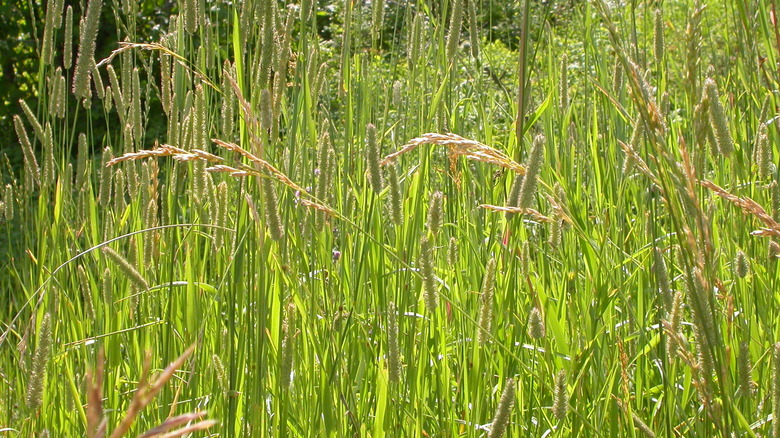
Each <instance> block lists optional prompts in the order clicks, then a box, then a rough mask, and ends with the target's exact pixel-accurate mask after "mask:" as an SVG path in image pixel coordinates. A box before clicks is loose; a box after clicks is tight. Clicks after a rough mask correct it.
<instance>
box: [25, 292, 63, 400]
mask: <svg viewBox="0 0 780 438" xmlns="http://www.w3.org/2000/svg"><path fill="white" fill-rule="evenodd" d="M55 293H56V292H55ZM51 324H52V322H51V315H50V314H49V313H47V314H45V315H43V319H42V320H41V326H40V329H39V331H38V345H37V347H36V348H35V354H34V355H33V359H32V368H31V369H30V374H29V375H30V378H29V380H28V383H27V396H26V399H25V401H26V403H27V407H28V408H30V410H36V409H38V408H40V407H41V404H42V403H43V390H44V386H45V384H46V365H47V364H48V363H49V354H50V350H51V343H52V334H51V333H52V328H51Z"/></svg>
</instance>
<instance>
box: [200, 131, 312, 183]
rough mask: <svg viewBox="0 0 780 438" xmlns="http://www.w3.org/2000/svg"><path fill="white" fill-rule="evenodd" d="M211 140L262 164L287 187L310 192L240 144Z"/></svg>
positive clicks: (262, 166) (261, 165)
mask: <svg viewBox="0 0 780 438" xmlns="http://www.w3.org/2000/svg"><path fill="white" fill-rule="evenodd" d="M211 141H213V142H214V143H216V144H217V145H219V146H222V147H223V148H225V149H227V150H229V151H233V152H238V153H239V154H241V155H243V156H244V157H246V158H247V159H248V160H249V161H251V162H253V163H255V164H258V165H260V167H261V168H263V169H265V170H266V171H268V172H269V173H270V174H271V175H273V176H274V177H275V178H276V179H278V180H279V182H281V183H282V184H284V185H286V186H287V187H290V188H291V189H293V190H299V191H300V192H301V193H308V192H307V191H306V190H304V189H303V188H302V187H301V186H299V185H298V184H295V183H294V182H293V181H292V180H291V179H290V178H288V177H287V175H285V174H284V173H282V172H281V171H280V170H279V169H277V168H276V167H274V166H273V165H272V164H271V163H269V162H267V161H265V160H263V159H261V158H259V157H257V156H255V155H253V154H252V153H250V152H249V151H247V150H245V149H243V148H242V147H241V146H239V145H237V144H235V143H230V142H226V141H222V140H218V139H212V140H211Z"/></svg>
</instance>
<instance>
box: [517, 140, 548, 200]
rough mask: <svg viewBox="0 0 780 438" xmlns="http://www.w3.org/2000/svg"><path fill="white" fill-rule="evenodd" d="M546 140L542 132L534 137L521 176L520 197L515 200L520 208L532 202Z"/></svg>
mask: <svg viewBox="0 0 780 438" xmlns="http://www.w3.org/2000/svg"><path fill="white" fill-rule="evenodd" d="M546 141H547V139H546V138H545V137H544V135H543V134H539V135H537V136H536V137H535V138H534V142H533V145H532V146H531V154H530V156H529V157H528V165H527V166H526V169H527V171H526V174H525V177H524V178H523V185H522V187H520V197H519V198H518V201H517V206H518V207H520V208H531V204H532V203H533V198H534V195H535V194H536V186H537V183H538V181H537V178H538V177H539V173H540V172H541V170H542V162H543V161H544V145H545V143H546Z"/></svg>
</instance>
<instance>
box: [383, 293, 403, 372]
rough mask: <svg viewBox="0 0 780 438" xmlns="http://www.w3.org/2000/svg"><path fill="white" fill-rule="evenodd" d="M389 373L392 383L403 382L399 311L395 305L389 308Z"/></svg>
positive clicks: (391, 304) (392, 304) (391, 303)
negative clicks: (399, 339)
mask: <svg viewBox="0 0 780 438" xmlns="http://www.w3.org/2000/svg"><path fill="white" fill-rule="evenodd" d="M387 371H388V378H389V379H390V382H392V383H398V382H400V381H401V372H402V365H401V351H400V348H399V347H398V309H396V307H395V303H393V302H390V304H389V305H388V306H387Z"/></svg>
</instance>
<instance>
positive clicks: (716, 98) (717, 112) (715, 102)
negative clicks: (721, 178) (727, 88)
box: [704, 78, 734, 157]
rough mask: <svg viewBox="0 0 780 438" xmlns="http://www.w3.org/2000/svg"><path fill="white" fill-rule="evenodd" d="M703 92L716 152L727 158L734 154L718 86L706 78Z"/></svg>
mask: <svg viewBox="0 0 780 438" xmlns="http://www.w3.org/2000/svg"><path fill="white" fill-rule="evenodd" d="M704 92H705V93H706V94H707V99H708V100H709V104H710V111H709V120H710V125H711V126H712V131H713V134H715V141H716V143H717V146H718V152H719V153H720V154H721V155H723V156H726V157H728V156H729V155H731V153H732V152H734V140H733V139H732V137H731V129H729V123H728V118H727V116H726V110H725V109H724V108H723V104H722V103H721V101H720V94H719V93H718V86H717V84H715V81H714V80H713V79H712V78H708V79H707V80H706V81H705V82H704Z"/></svg>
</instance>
